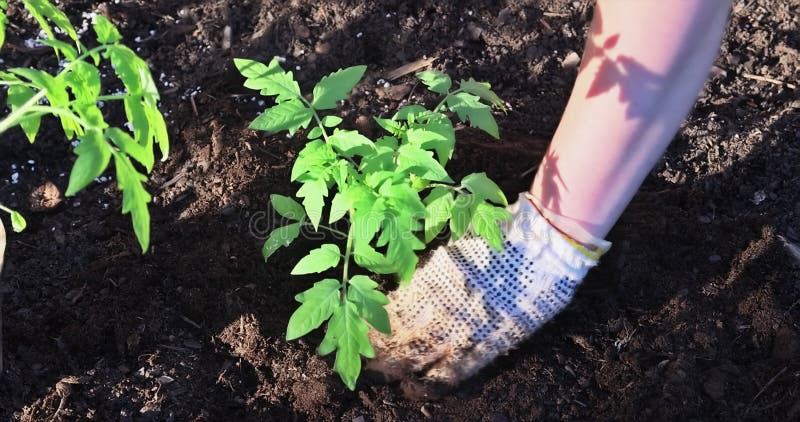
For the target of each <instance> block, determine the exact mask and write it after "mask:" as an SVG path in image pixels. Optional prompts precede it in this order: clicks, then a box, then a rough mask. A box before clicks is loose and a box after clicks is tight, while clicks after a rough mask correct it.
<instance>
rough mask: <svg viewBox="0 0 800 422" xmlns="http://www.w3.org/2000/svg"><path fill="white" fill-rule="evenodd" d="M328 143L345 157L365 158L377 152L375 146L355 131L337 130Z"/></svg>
mask: <svg viewBox="0 0 800 422" xmlns="http://www.w3.org/2000/svg"><path fill="white" fill-rule="evenodd" d="M328 142H330V144H331V146H332V147H333V148H334V149H336V150H337V151H339V153H340V154H341V155H343V156H345V157H352V156H354V155H361V156H365V155H369V154H371V153H373V152H375V144H374V143H373V142H372V141H370V140H369V138H367V137H366V136H364V135H362V134H360V133H358V132H356V131H354V130H336V131H335V132H333V135H331V136H330V137H328Z"/></svg>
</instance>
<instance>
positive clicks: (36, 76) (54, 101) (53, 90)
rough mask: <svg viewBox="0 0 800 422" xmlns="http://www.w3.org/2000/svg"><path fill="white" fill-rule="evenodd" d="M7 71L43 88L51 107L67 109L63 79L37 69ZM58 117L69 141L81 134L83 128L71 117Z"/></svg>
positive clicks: (61, 115)
mask: <svg viewBox="0 0 800 422" xmlns="http://www.w3.org/2000/svg"><path fill="white" fill-rule="evenodd" d="M8 71H9V72H11V73H13V74H15V75H19V76H22V77H24V78H26V79H28V80H30V81H31V82H32V83H33V84H34V85H36V86H37V87H41V88H44V89H45V90H46V91H47V100H48V101H49V102H50V104H51V105H52V106H53V107H56V108H64V109H66V108H68V107H69V94H68V93H67V85H66V83H65V82H64V80H63V79H61V78H54V77H53V76H52V75H50V74H49V73H47V72H44V71H41V70H38V69H28V68H13V69H9V70H8ZM58 117H59V119H60V120H61V126H62V127H63V129H64V133H65V134H66V135H67V138H70V139H71V138H72V137H73V135H74V134H76V133H77V134H79V135H81V134H83V128H82V127H81V126H80V125H79V124H78V123H77V122H75V121H74V120H73V119H72V117H71V116H69V115H67V114H60V115H59V116H58Z"/></svg>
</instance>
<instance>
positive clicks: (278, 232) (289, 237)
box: [261, 223, 303, 261]
mask: <svg viewBox="0 0 800 422" xmlns="http://www.w3.org/2000/svg"><path fill="white" fill-rule="evenodd" d="M302 225H303V223H292V224H287V225H285V226H283V227H278V228H277V229H275V230H273V231H272V232H271V233H270V234H269V237H268V238H267V240H266V241H264V246H262V247H261V256H262V257H264V261H266V260H268V259H269V257H270V256H272V254H274V253H275V251H277V250H278V249H279V248H281V247H286V246H289V244H290V243H292V242H293V241H294V240H295V239H297V237H298V236H300V228H301V227H302Z"/></svg>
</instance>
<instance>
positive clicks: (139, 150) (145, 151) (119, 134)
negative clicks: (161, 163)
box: [104, 127, 155, 171]
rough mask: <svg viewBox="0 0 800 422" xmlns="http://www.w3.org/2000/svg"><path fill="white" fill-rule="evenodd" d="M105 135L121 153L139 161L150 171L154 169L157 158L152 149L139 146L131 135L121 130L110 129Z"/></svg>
mask: <svg viewBox="0 0 800 422" xmlns="http://www.w3.org/2000/svg"><path fill="white" fill-rule="evenodd" d="M104 135H105V137H106V138H108V139H110V140H111V142H113V143H114V145H116V146H117V148H119V149H120V151H122V152H124V153H125V154H127V155H128V156H130V157H131V158H133V159H134V160H136V161H138V162H139V163H140V164H142V165H143V166H145V168H146V169H147V170H148V171H150V169H152V168H153V162H154V161H155V158H154V157H153V150H152V149H150V148H146V147H144V146H142V145H139V144H138V143H136V141H134V140H133V138H131V136H130V135H128V134H127V133H125V131H123V130H122V129H120V128H116V127H112V128H108V129H106V131H105V132H104Z"/></svg>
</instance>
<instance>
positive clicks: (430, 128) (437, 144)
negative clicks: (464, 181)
mask: <svg viewBox="0 0 800 422" xmlns="http://www.w3.org/2000/svg"><path fill="white" fill-rule="evenodd" d="M406 136H407V137H408V142H409V143H410V144H413V145H417V146H418V147H420V148H422V149H434V150H435V151H436V156H437V157H438V159H439V163H440V164H441V165H442V166H445V165H447V162H448V161H449V160H450V158H452V157H453V148H454V147H455V144H456V132H455V130H454V129H453V124H452V123H451V122H450V120H449V119H445V120H443V121H442V122H428V123H426V124H424V125H414V126H413V127H411V128H409V129H408V131H407V132H406Z"/></svg>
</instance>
